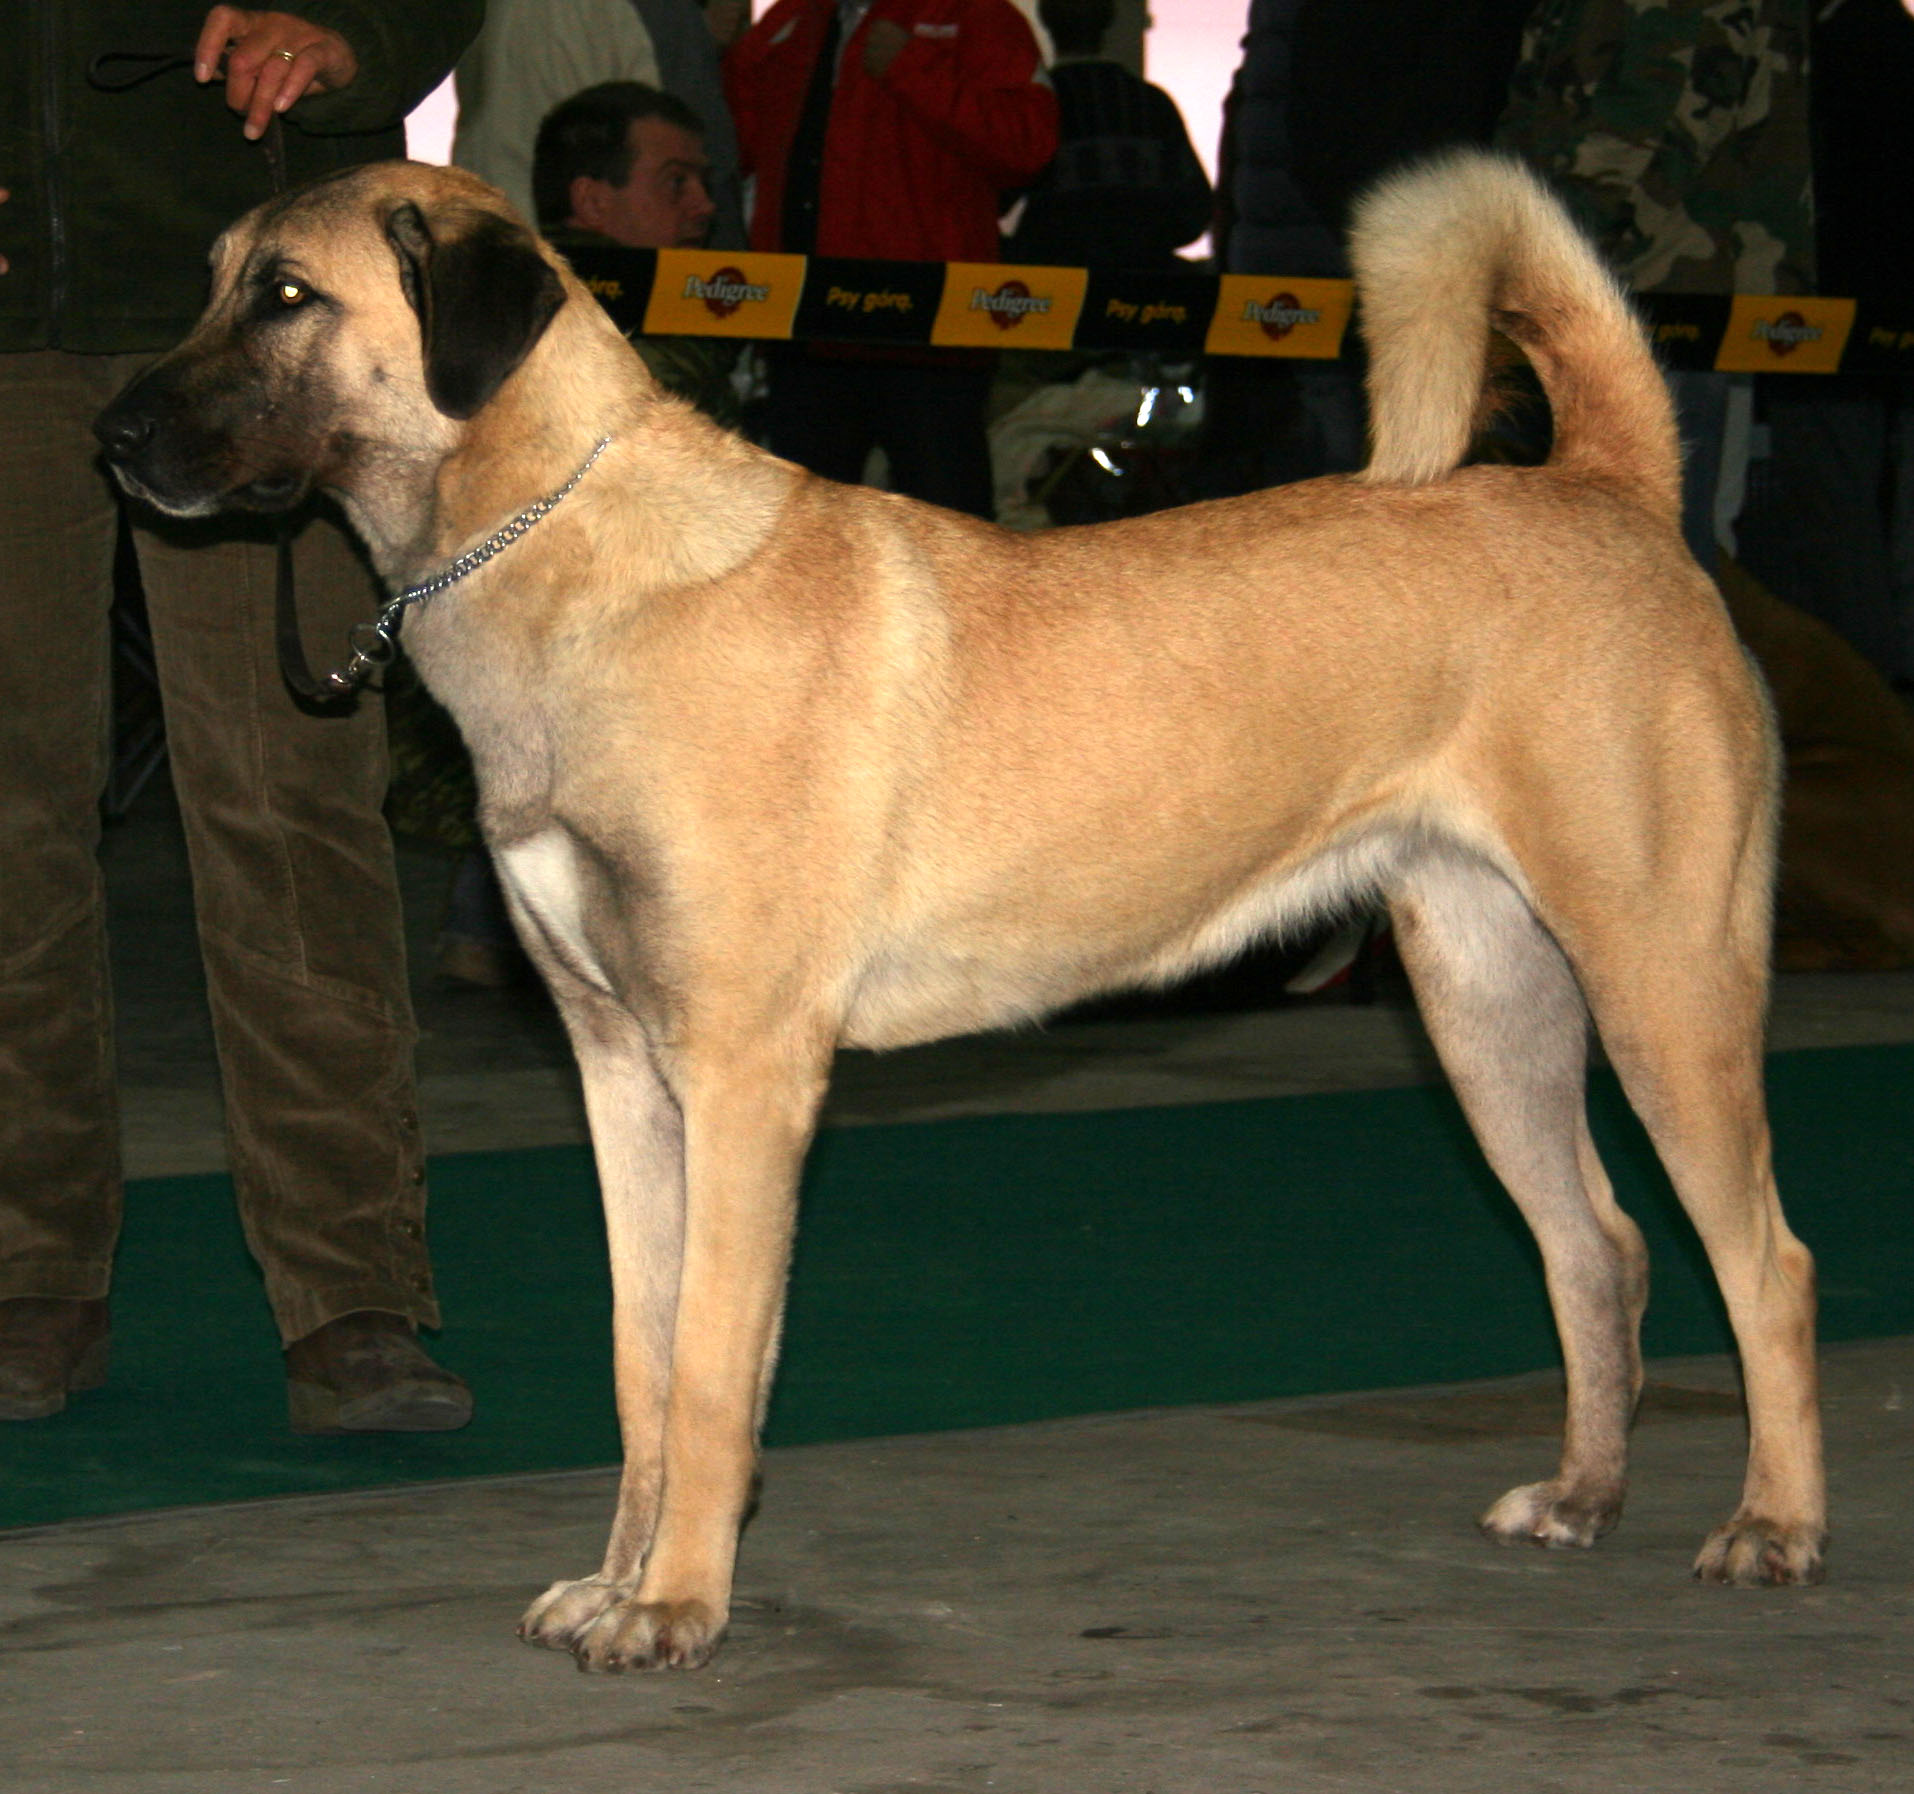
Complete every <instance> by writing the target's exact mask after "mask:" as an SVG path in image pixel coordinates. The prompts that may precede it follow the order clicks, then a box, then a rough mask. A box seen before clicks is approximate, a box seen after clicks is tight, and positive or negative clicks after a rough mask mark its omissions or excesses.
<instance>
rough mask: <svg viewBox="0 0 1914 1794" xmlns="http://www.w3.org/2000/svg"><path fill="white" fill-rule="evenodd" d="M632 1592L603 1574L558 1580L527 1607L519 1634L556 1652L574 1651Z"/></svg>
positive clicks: (531, 1642)
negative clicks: (610, 1609) (580, 1639)
mask: <svg viewBox="0 0 1914 1794" xmlns="http://www.w3.org/2000/svg"><path fill="white" fill-rule="evenodd" d="M630 1594H631V1591H630V1589H629V1588H621V1587H620V1586H619V1585H618V1584H617V1583H615V1582H608V1581H606V1580H605V1578H604V1577H602V1576H586V1577H584V1578H582V1579H581V1580H580V1581H577V1582H554V1583H553V1584H552V1586H551V1587H550V1588H548V1589H547V1590H546V1591H545V1592H544V1593H543V1594H542V1595H540V1596H539V1597H538V1599H537V1600H536V1601H534V1602H533V1603H532V1604H531V1606H529V1607H528V1608H526V1609H525V1617H524V1618H523V1619H521V1620H520V1621H519V1622H518V1635H519V1637H520V1638H522V1639H524V1641H525V1642H526V1643H527V1644H535V1645H547V1646H549V1647H550V1648H551V1649H552V1650H554V1651H569V1650H572V1649H574V1648H575V1647H576V1646H577V1644H578V1640H579V1638H580V1637H581V1636H582V1635H583V1634H584V1632H585V1631H586V1629H587V1628H588V1627H590V1626H591V1625H592V1624H594V1623H595V1622H596V1621H597V1620H598V1619H599V1618H600V1616H601V1615H603V1614H604V1613H605V1612H606V1610H607V1609H609V1608H611V1607H613V1606H615V1605H616V1604H617V1603H618V1602H619V1601H622V1600H626V1599H628V1598H629V1597H630Z"/></svg>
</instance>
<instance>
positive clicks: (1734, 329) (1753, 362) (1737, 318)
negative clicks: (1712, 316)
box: [1715, 293, 1854, 374]
mask: <svg viewBox="0 0 1914 1794" xmlns="http://www.w3.org/2000/svg"><path fill="white" fill-rule="evenodd" d="M1853 328H1854V301H1853V300H1852V299H1806V298H1797V297H1795V296H1793V295H1792V294H1791V295H1789V296H1788V297H1786V298H1772V297H1769V296H1767V295H1760V296H1756V295H1751V294H1747V293H1738V294H1736V295H1735V302H1734V305H1733V307H1732V308H1731V309H1730V311H1729V313H1728V328H1727V329H1726V330H1725V331H1724V332H1723V333H1722V338H1721V348H1720V349H1719V350H1718V351H1717V353H1716V355H1715V366H1716V367H1717V368H1720V369H1722V370H1723V371H1724V372H1729V373H1738V374H1832V373H1834V372H1835V371H1836V370H1837V369H1838V368H1839V367H1840V365H1841V355H1842V352H1843V351H1844V350H1845V349H1846V348H1847V341H1848V333H1849V332H1850V331H1851V330H1852V329H1853Z"/></svg>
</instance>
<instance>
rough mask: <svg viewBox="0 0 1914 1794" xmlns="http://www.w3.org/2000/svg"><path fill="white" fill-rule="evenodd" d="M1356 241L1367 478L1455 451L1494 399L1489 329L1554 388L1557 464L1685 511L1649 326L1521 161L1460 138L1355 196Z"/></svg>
mask: <svg viewBox="0 0 1914 1794" xmlns="http://www.w3.org/2000/svg"><path fill="white" fill-rule="evenodd" d="M1349 253H1350V261H1351V263H1352V264H1353V266H1354V268H1355V274H1356V287H1357V292H1358V295H1359V298H1360V302H1361V306H1362V323H1363V336H1364V339H1365V341H1366V342H1367V345H1368V349H1369V400H1370V441H1371V455H1370V461H1369V465H1368V467H1367V468H1366V469H1365V470H1364V471H1363V473H1362V475H1361V476H1360V477H1361V478H1362V479H1364V480H1365V481H1368V482H1370V483H1372V484H1376V485H1411V486H1413V485H1424V484H1427V483H1428V482H1430V481H1432V480H1438V479H1441V478H1442V477H1443V476H1444V475H1446V474H1449V473H1451V472H1453V471H1454V470H1455V469H1456V468H1457V467H1459V466H1460V465H1461V463H1462V459H1463V457H1464V455H1465V454H1466V453H1467V452H1468V447H1469V442H1470V439H1471V437H1472V436H1473V435H1474V433H1475V430H1476V428H1477V426H1478V424H1479V423H1480V421H1481V420H1482V417H1483V412H1484V408H1485V405H1486V403H1487V396H1486V395H1487V387H1488V357H1489V333H1490V330H1491V329H1494V330H1498V331H1500V332H1501V333H1502V334H1503V335H1505V336H1506V337H1508V338H1509V339H1510V340H1511V341H1512V342H1514V343H1516V344H1517V345H1519V346H1520V348H1521V349H1522V350H1523V352H1524V353H1525V354H1526V355H1527V356H1528V358H1529V360H1530V362H1531V363H1532V364H1533V365H1534V367H1535V370H1536V373H1537V375H1538V376H1539V377H1540V379H1541V382H1542V386H1543V390H1544V391H1545V392H1546V393H1547V395H1548V400H1549V406H1550V409H1551V411H1552V412H1553V414H1554V423H1555V440H1554V449H1553V452H1552V453H1551V455H1550V458H1549V465H1550V466H1551V467H1554V468H1557V469H1559V470H1561V471H1563V472H1568V473H1575V474H1582V475H1586V476H1589V477H1591V478H1594V479H1599V480H1603V481H1607V482H1610V483H1612V484H1613V485H1615V486H1619V487H1621V488H1623V489H1624V490H1626V491H1628V492H1629V494H1630V496H1632V497H1633V498H1635V499H1636V501H1637V502H1639V503H1640V504H1641V505H1643V506H1644V507H1645V508H1647V509H1648V510H1650V511H1652V512H1654V513H1655V514H1656V515H1658V516H1660V517H1663V518H1665V519H1667V520H1668V521H1669V522H1671V523H1672V522H1674V521H1676V520H1677V519H1678V518H1679V516H1680V509H1681V448H1680V440H1679V437H1678V435H1677V433H1676V428H1675V418H1674V410H1673V407H1672V405H1671V404H1670V402H1669V397H1668V389H1667V387H1666V385H1665V384H1664V382H1663V380H1662V377H1661V374H1660V372H1659V371H1658V370H1657V368H1656V366H1655V363H1654V359H1653V357H1652V356H1651V355H1650V354H1649V350H1648V344H1647V341H1646V339H1645V337H1644V334H1643V331H1642V327H1641V325H1640V323H1639V322H1638V321H1637V319H1636V317H1635V314H1634V312H1633V311H1632V309H1631V308H1630V306H1629V304H1628V301H1627V299H1626V297H1625V296H1624V295H1623V293H1622V290H1621V288H1620V287H1619V286H1618V285H1617V284H1616V282H1615V280H1614V278H1613V277H1612V276H1611V275H1610V274H1609V272H1608V271H1607V269H1606V268H1604V267H1603V265H1602V263H1601V262H1600V261H1599V260H1598V259H1597V257H1596V255H1595V252H1594V251H1593V249H1591V248H1590V246H1589V244H1588V242H1587V240H1586V239H1585V238H1584V237H1583V236H1582V235H1581V233H1580V232H1579V231H1577V230H1576V228H1575V227H1574V225H1573V224H1572V223H1571V222H1570V221H1569V219H1568V217H1567V215H1566V214H1565V213H1564V212H1563V210H1562V208H1561V206H1560V205H1559V204H1558V203H1557V202H1556V201H1555V200H1554V199H1552V198H1551V197H1550V196H1549V194H1548V192H1547V190H1546V189H1545V188H1544V187H1543V186H1542V184H1541V182H1540V181H1539V180H1537V178H1536V177H1535V176H1534V175H1532V174H1531V173H1529V172H1528V170H1527V169H1525V168H1524V167H1523V166H1522V165H1521V164H1520V163H1519V162H1515V161H1511V160H1507V159H1505V158H1502V157H1499V156H1491V155H1487V154H1484V153H1482V152H1479V151H1458V152H1456V153H1454V154H1451V155H1448V156H1443V157H1440V158H1437V159H1436V160H1434V161H1430V162H1426V163H1422V164H1420V165H1418V166H1416V167H1413V168H1410V169H1408V170H1406V171H1405V172H1403V173H1401V174H1398V175H1396V176H1394V177H1393V178H1392V179H1390V180H1387V181H1385V182H1384V183H1383V184H1382V185H1381V186H1379V187H1377V188H1375V189H1374V190H1372V191H1371V192H1370V193H1369V195H1368V196H1367V197H1366V198H1365V199H1364V200H1363V201H1362V203H1361V205H1360V206H1359V207H1358V208H1357V211H1356V216H1355V223H1354V227H1353V230H1352V232H1351V237H1350V247H1349Z"/></svg>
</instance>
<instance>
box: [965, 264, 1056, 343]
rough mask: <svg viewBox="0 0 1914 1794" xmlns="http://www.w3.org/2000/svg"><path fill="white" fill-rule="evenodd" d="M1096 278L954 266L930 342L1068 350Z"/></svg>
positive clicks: (1029, 269)
mask: <svg viewBox="0 0 1914 1794" xmlns="http://www.w3.org/2000/svg"><path fill="white" fill-rule="evenodd" d="M1089 281H1090V277H1089V275H1088V274H1086V273H1085V272H1084V270H1083V269H1081V268H1035V267H1022V266H1017V267H1008V266H1003V265H1000V264H998V263H994V262H952V263H951V264H950V266H949V268H948V269H947V270H946V271H945V274H944V294H943V298H942V300H941V301H940V303H939V304H938V307H937V318H936V321H935V322H934V323H933V324H932V325H931V331H930V340H931V341H932V342H933V343H938V344H953V345H954V344H966V345H969V346H972V347H990V348H996V347H998V346H1000V345H1002V344H1003V343H1004V340H1005V338H1006V337H1013V338H1014V341H1015V344H1016V347H1018V348H1019V349H1067V348H1069V347H1070V344H1071V341H1072V339H1073V338H1074V337H1075V335H1076V329H1077V314H1078V313H1079V312H1080V311H1082V309H1083V295H1084V292H1085V290H1086V289H1087V288H1088V286H1089Z"/></svg>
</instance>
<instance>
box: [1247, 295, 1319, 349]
mask: <svg viewBox="0 0 1914 1794" xmlns="http://www.w3.org/2000/svg"><path fill="white" fill-rule="evenodd" d="M1243 319H1244V322H1245V323H1253V324H1260V325H1261V326H1262V328H1263V334H1264V335H1265V336H1266V337H1268V338H1269V340H1270V341H1271V342H1273V343H1280V342H1281V341H1282V340H1283V338H1284V337H1286V336H1287V335H1288V334H1289V333H1290V332H1291V331H1292V330H1294V329H1295V328H1296V326H1297V325H1298V324H1320V323H1321V322H1322V321H1323V315H1322V312H1321V311H1320V310H1318V309H1317V308H1316V307H1314V306H1310V305H1305V304H1303V302H1302V301H1301V300H1300V299H1298V298H1297V297H1296V295H1295V294H1294V293H1273V294H1271V295H1270V300H1269V303H1268V304H1267V305H1258V304H1257V303H1256V301H1255V300H1254V299H1251V300H1248V301H1247V302H1246V303H1245V304H1244V306H1243Z"/></svg>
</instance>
